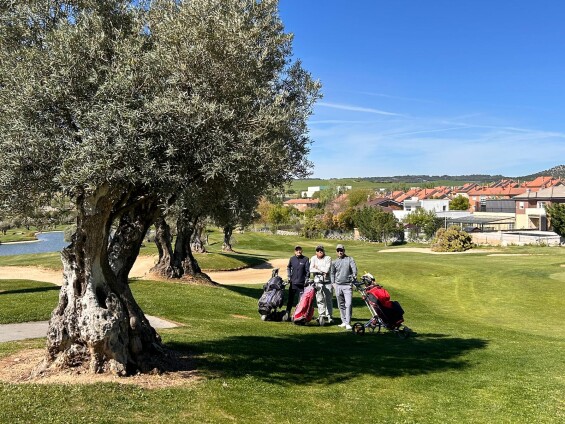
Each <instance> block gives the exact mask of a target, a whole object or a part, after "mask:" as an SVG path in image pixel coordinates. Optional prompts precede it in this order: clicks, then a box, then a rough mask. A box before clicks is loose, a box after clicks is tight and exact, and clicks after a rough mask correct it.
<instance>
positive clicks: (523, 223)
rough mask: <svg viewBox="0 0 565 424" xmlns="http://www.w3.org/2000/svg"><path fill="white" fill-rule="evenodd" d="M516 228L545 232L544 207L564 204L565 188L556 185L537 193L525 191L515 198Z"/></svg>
mask: <svg viewBox="0 0 565 424" xmlns="http://www.w3.org/2000/svg"><path fill="white" fill-rule="evenodd" d="M514 201H515V202H516V228H517V229H536V230H541V231H547V230H548V229H549V228H550V227H551V224H550V223H548V220H547V216H546V212H545V207H546V206H547V205H550V204H552V203H565V186H563V185H556V186H551V187H548V188H544V189H541V190H539V191H532V190H530V189H528V190H526V192H525V193H523V194H521V195H519V196H515V197H514Z"/></svg>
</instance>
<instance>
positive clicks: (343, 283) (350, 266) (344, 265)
mask: <svg viewBox="0 0 565 424" xmlns="http://www.w3.org/2000/svg"><path fill="white" fill-rule="evenodd" d="M335 250H336V252H337V259H336V260H334V261H333V262H332V269H331V272H330V276H331V282H332V284H333V285H334V288H335V297H336V298H337V306H338V308H339V314H340V315H341V324H340V325H339V326H338V327H344V328H345V329H346V330H351V301H352V297H353V296H352V292H351V281H352V280H354V279H356V278H357V265H355V261H354V260H353V258H352V257H351V256H347V255H346V254H345V247H343V244H338V245H337V246H336V249H335Z"/></svg>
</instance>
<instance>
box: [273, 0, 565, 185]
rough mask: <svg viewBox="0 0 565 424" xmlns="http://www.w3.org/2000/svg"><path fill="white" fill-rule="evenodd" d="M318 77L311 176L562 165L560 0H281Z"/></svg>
mask: <svg viewBox="0 0 565 424" xmlns="http://www.w3.org/2000/svg"><path fill="white" fill-rule="evenodd" d="M280 14H281V18H282V21H283V23H284V25H285V29H286V31H287V32H292V33H294V36H295V38H294V43H293V46H294V55H295V57H296V58H300V59H301V60H302V62H303V65H304V67H305V68H306V69H307V70H309V71H310V72H311V73H312V75H313V76H314V77H315V78H316V79H319V80H320V81H321V83H322V86H323V88H322V92H323V95H324V97H323V99H321V100H320V101H319V102H318V103H317V105H316V107H315V109H314V115H313V116H312V117H311V119H310V122H309V127H310V135H311V138H312V139H313V140H314V143H313V145H312V148H311V153H310V160H311V161H312V162H314V165H315V167H314V169H313V174H312V176H313V177H319V178H330V177H362V176H393V175H406V174H424V175H443V174H451V175H461V174H471V173H481V174H502V175H505V176H510V177H512V176H522V175H527V174H530V173H533V172H538V171H542V170H545V169H548V168H551V167H553V166H555V165H560V164H565V1H561V0H552V1H546V0H539V1H525V0H512V1H510V0H488V1H485V0H411V1H409V0H351V1H345V0H343V1H338V0H280Z"/></svg>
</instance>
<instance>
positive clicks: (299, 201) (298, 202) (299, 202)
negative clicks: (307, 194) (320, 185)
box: [284, 199, 320, 205]
mask: <svg viewBox="0 0 565 424" xmlns="http://www.w3.org/2000/svg"><path fill="white" fill-rule="evenodd" d="M317 203H320V199H290V200H287V201H286V202H284V204H285V205H313V204H317Z"/></svg>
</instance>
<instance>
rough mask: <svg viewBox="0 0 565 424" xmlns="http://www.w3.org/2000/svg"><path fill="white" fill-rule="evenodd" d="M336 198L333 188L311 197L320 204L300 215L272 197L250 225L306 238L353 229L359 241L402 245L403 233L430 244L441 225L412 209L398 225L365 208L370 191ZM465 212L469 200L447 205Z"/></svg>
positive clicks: (383, 214)
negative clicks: (290, 231) (292, 232)
mask: <svg viewBox="0 0 565 424" xmlns="http://www.w3.org/2000/svg"><path fill="white" fill-rule="evenodd" d="M340 194H342V193H341V192H340V191H339V190H338V189H336V188H335V187H330V188H327V189H323V190H321V191H320V192H317V193H316V195H315V197H316V198H318V199H320V200H321V201H320V203H319V204H318V206H317V207H312V208H308V209H306V210H305V211H304V212H300V211H298V210H297V209H296V208H294V207H287V206H284V205H283V204H282V201H280V200H279V199H276V198H274V197H271V198H270V199H267V198H264V199H262V200H261V202H260V203H259V206H258V207H257V210H256V215H257V218H256V220H255V221H254V222H255V223H257V224H260V225H263V226H264V227H266V226H269V227H270V229H271V230H272V231H276V230H278V229H288V230H292V231H294V232H297V233H298V234H300V235H302V236H304V237H307V238H320V237H327V236H328V235H335V236H339V234H336V233H341V234H350V233H352V232H353V230H354V228H356V229H357V230H358V231H359V235H360V236H361V237H362V238H363V239H366V240H369V241H373V242H381V243H389V242H393V243H399V242H403V241H404V239H405V233H407V234H408V241H425V242H431V241H432V239H433V238H434V236H435V234H436V232H437V230H438V229H440V228H441V227H442V226H443V225H444V221H443V220H442V219H440V218H438V217H437V215H436V214H435V213H434V212H433V211H426V210H424V209H421V208H419V209H416V210H415V211H413V212H411V213H410V214H408V215H407V216H406V217H405V218H404V219H403V220H402V222H401V221H399V220H398V219H397V218H396V217H395V216H394V215H393V214H392V213H391V212H390V211H386V210H383V209H382V208H380V207H378V206H377V207H375V206H368V202H369V201H370V200H373V199H374V198H376V197H377V194H375V192H374V190H370V189H353V190H350V191H348V192H347V196H344V197H345V199H344V200H341V201H339V196H340ZM468 208H469V199H467V198H466V197H464V196H457V197H456V198H454V199H453V200H452V201H451V202H450V209H451V210H467V209H468Z"/></svg>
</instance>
